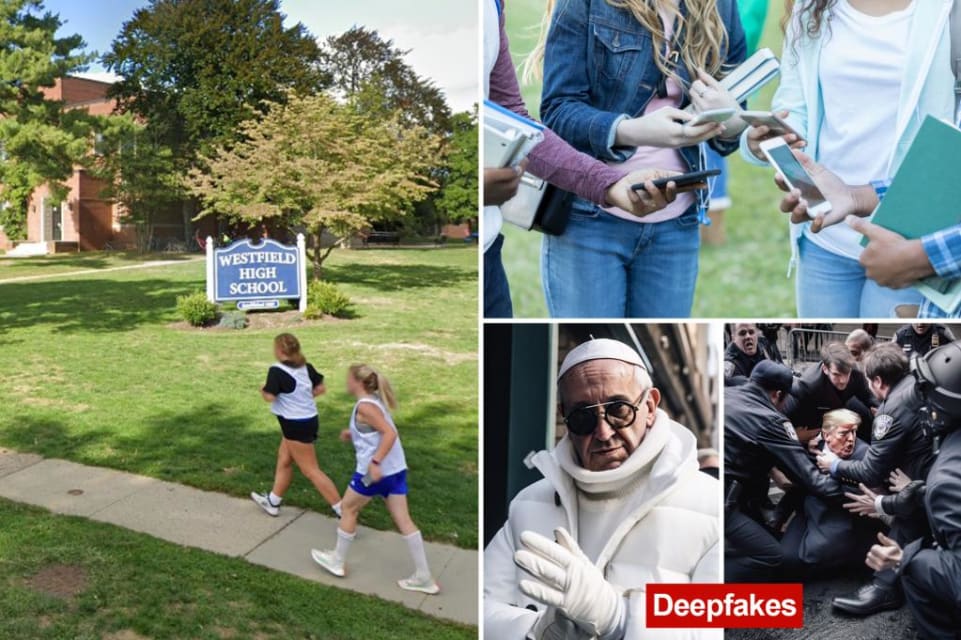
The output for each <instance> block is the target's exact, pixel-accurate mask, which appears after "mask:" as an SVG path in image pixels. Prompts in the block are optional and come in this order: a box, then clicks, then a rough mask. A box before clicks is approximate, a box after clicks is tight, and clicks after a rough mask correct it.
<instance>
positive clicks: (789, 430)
mask: <svg viewBox="0 0 961 640" xmlns="http://www.w3.org/2000/svg"><path fill="white" fill-rule="evenodd" d="M784 432H785V433H786V434H787V437H788V438H790V439H791V440H798V437H797V431H795V430H794V425H793V424H791V422H790V421H787V422H785V423H784Z"/></svg>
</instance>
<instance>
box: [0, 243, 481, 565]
mask: <svg viewBox="0 0 961 640" xmlns="http://www.w3.org/2000/svg"><path fill="white" fill-rule="evenodd" d="M77 259H78V258H77V257H73V256H69V257H66V258H62V257H59V256H54V257H50V258H45V259H43V260H34V261H32V263H25V264H32V267H31V268H32V269H33V272H36V271H37V270H38V269H40V270H41V272H42V270H43V269H50V270H51V271H63V270H64V264H65V263H67V264H70V265H71V266H74V267H79V268H83V265H79V264H77V263H76V260H77ZM98 259H99V258H98V256H97V255H96V254H91V255H84V256H83V257H82V260H84V261H96V260H98ZM103 259H104V261H105V263H104V266H109V265H110V264H112V262H111V261H112V260H113V259H114V257H113V256H110V257H109V258H107V257H104V258H103ZM328 264H329V266H328V267H327V271H326V273H327V277H328V278H329V279H331V280H333V281H335V282H336V283H338V285H339V286H340V287H341V288H342V289H343V290H344V291H345V292H346V293H347V294H348V295H350V296H351V298H352V299H353V301H354V302H355V307H356V308H355V312H356V318H354V319H351V320H328V321H318V322H311V323H304V324H299V325H295V326H293V327H283V328H282V327H279V326H278V327H264V328H259V329H252V328H248V329H245V330H240V331H230V330H209V329H208V330H196V329H185V328H183V327H182V326H180V325H178V324H177V323H176V321H177V320H178V318H177V317H176V314H175V311H174V305H175V300H176V297H177V296H178V295H182V294H184V293H188V292H192V291H197V290H203V287H204V264H203V262H202V261H199V262H190V263H183V264H176V265H171V266H163V267H155V268H147V269H136V270H128V271H113V272H107V273H97V274H93V275H83V276H73V277H64V278H52V279H44V280H37V281H31V282H22V283H8V284H0V372H2V373H0V380H2V384H0V405H2V406H3V407H4V410H3V411H2V412H0V445H4V446H8V447H11V448H14V449H19V450H22V451H31V452H36V453H40V454H42V455H44V456H48V457H58V458H67V459H70V460H74V461H77V462H81V463H86V464H93V465H99V466H105V467H112V468H116V469H122V470H125V471H131V472H135V473H142V474H145V475H149V476H153V477H157V478H162V479H165V480H171V481H175V482H182V483H185V484H188V485H192V486H195V487H199V488H202V489H208V490H214V491H222V492H226V493H230V494H233V495H238V496H246V495H247V494H248V493H249V492H250V491H251V490H254V489H258V490H266V489H269V488H270V483H271V480H272V477H273V467H274V460H275V456H276V448H277V444H278V442H279V440H280V437H279V428H278V426H277V423H276V421H275V420H274V419H273V417H272V416H271V415H270V413H269V412H268V406H267V405H266V403H264V402H263V400H262V399H261V398H260V396H259V393H258V390H259V388H260V386H261V385H262V384H263V382H264V379H265V376H266V372H267V368H268V366H269V365H270V364H271V363H272V359H273V355H272V338H273V336H274V335H275V334H276V333H279V332H280V331H281V330H291V331H293V332H294V333H295V334H296V335H297V336H298V337H299V338H300V339H301V342H302V343H303V345H304V351H305V353H306V354H307V356H308V358H309V359H310V361H311V362H312V363H313V364H314V365H315V366H316V367H317V369H318V370H319V371H321V372H322V373H325V374H326V375H327V381H328V385H327V386H328V393H327V394H326V395H325V396H322V397H321V398H319V402H318V408H319V412H320V420H321V435H320V439H319V440H318V442H317V452H318V458H319V460H320V465H321V468H323V469H324V470H325V471H327V472H328V473H329V474H330V475H331V477H332V478H333V479H334V481H335V483H336V484H337V485H338V486H339V487H341V489H343V487H344V486H345V485H346V483H347V480H348V479H349V477H350V473H351V472H352V470H353V466H354V459H353V449H352V448H351V447H350V445H347V444H343V443H341V442H339V440H338V439H337V436H338V434H339V432H340V430H341V429H342V428H346V426H347V420H348V418H349V415H350V409H351V406H352V401H351V398H350V397H349V396H348V395H347V394H346V391H345V390H344V379H345V375H346V368H347V366H348V365H350V364H351V363H354V362H367V363H369V364H371V365H374V366H375V367H378V368H380V369H382V370H383V372H384V373H386V374H387V375H388V377H390V378H391V380H392V382H393V383H394V386H395V388H396V390H397V393H398V396H399V400H400V409H399V411H398V412H397V414H396V420H397V424H398V427H399V430H400V433H401V438H402V441H403V443H404V447H405V449H406V452H407V459H408V463H409V465H410V485H411V495H410V504H411V513H412V515H413V517H414V519H415V520H416V521H417V523H418V524H419V525H420V526H421V528H422V529H423V531H424V534H425V536H426V537H428V538H430V539H432V540H436V541H441V542H448V543H454V544H457V545H459V546H463V547H467V548H476V546H477V494H478V481H477V321H476V317H477V286H476V283H477V268H476V264H477V251H476V248H474V247H457V248H449V249H422V250H421V249H396V250H369V251H337V252H335V253H334V254H333V255H332V257H331V258H330V260H329V263H328ZM14 269H21V267H17V266H15V265H14V266H4V267H3V268H2V270H0V273H7V272H10V271H12V270H14ZM22 269H24V270H26V269H27V267H22ZM18 275H19V274H18ZM0 279H2V276H0ZM262 317H263V318H264V319H267V318H269V317H270V316H269V315H268V316H262ZM288 502H289V503H291V504H294V505H298V506H302V507H307V508H311V509H315V510H319V511H326V504H325V503H324V502H323V501H322V499H321V498H320V497H319V496H318V495H317V493H316V492H315V491H314V489H313V487H312V486H311V485H310V484H309V482H307V481H306V480H305V479H304V478H302V477H300V476H299V475H297V476H295V481H294V484H293V486H292V487H291V490H290V493H289V494H288ZM363 522H364V523H365V524H367V525H370V526H372V527H376V528H381V529H384V528H390V527H391V526H392V525H391V523H390V519H389V516H388V514H387V512H386V510H385V509H384V508H383V506H381V505H374V506H372V507H371V508H370V509H368V510H367V511H366V512H365V513H364V515H363Z"/></svg>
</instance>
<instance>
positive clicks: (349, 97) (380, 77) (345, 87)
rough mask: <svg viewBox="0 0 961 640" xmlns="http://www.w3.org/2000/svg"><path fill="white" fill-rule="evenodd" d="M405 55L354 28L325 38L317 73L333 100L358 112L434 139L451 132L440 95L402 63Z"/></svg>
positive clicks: (370, 33)
mask: <svg viewBox="0 0 961 640" xmlns="http://www.w3.org/2000/svg"><path fill="white" fill-rule="evenodd" d="M408 53H409V52H408V51H405V50H403V49H399V48H398V47H396V46H395V45H394V42H393V41H392V40H384V39H383V38H382V37H381V35H380V34H379V33H378V32H377V31H373V30H370V29H367V28H365V27H353V28H351V29H350V30H348V31H346V32H344V33H342V34H341V35H338V36H330V37H328V38H327V40H326V41H325V42H324V45H323V48H322V51H321V64H320V69H321V70H322V72H323V73H324V74H325V75H326V76H327V77H328V78H329V80H330V89H331V90H332V91H333V93H334V95H335V96H337V97H338V98H340V99H342V100H345V101H347V102H349V103H351V104H353V105H354V107H355V108H357V109H358V110H359V111H362V112H365V113H371V114H381V115H387V114H399V115H400V118H401V119H402V121H403V122H404V123H405V124H407V125H410V126H422V127H425V128H426V129H428V130H430V131H432V132H434V133H446V132H448V131H450V127H451V122H450V118H451V113H450V107H448V106H447V101H446V100H445V98H444V93H443V91H441V90H440V88H438V87H437V85H436V84H434V83H433V82H432V81H430V80H428V79H426V78H422V77H420V76H419V75H417V72H416V71H414V69H413V68H412V67H411V66H410V65H409V64H407V62H406V61H405V60H404V57H405V56H406V55H407V54H408Z"/></svg>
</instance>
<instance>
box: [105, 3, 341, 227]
mask: <svg viewBox="0 0 961 640" xmlns="http://www.w3.org/2000/svg"><path fill="white" fill-rule="evenodd" d="M283 20H284V15H283V14H282V13H281V12H280V4H279V0H150V2H149V3H148V4H147V6H145V7H144V8H142V9H138V10H137V11H136V12H134V14H133V17H131V18H130V19H129V20H127V21H126V22H125V23H124V24H123V26H122V27H121V30H120V33H119V35H118V36H117V37H116V39H115V40H114V41H113V43H112V44H111V49H110V51H109V52H107V53H106V54H105V55H104V56H103V63H104V65H105V66H106V67H107V68H108V69H109V70H110V71H113V72H114V73H116V74H118V75H120V76H121V77H122V78H123V80H122V81H121V82H119V83H117V84H116V85H114V87H113V91H112V95H113V96H114V97H116V98H117V99H118V101H119V108H120V110H121V111H124V112H130V113H133V114H136V115H137V116H138V117H139V118H140V119H141V120H142V121H143V122H144V123H145V125H146V127H147V128H148V129H149V131H150V135H151V139H152V140H155V141H157V142H158V143H162V144H163V145H164V146H165V147H166V148H169V149H170V150H171V152H172V153H173V155H174V160H175V161H176V163H177V166H178V167H179V169H180V170H181V171H182V173H183V174H184V175H186V174H187V173H188V172H189V171H191V170H195V169H198V168H202V167H201V165H200V164H198V162H200V160H199V159H200V157H201V156H202V155H203V154H206V153H209V152H210V151H211V150H213V149H215V148H217V147H218V146H220V145H229V144H231V143H233V142H235V141H237V140H239V139H240V135H241V133H240V129H239V125H240V123H242V122H244V121H247V120H250V119H252V118H256V117H259V116H262V115H263V114H264V113H265V111H266V107H265V104H266V103H277V102H282V101H284V100H285V99H286V97H287V94H288V92H289V91H296V92H299V93H304V94H309V93H314V92H317V91H320V90H322V89H323V88H325V87H326V86H327V85H328V84H329V78H328V76H327V74H326V72H325V71H324V70H322V69H321V68H320V66H319V62H320V48H319V46H318V44H317V42H316V40H315V39H314V37H313V36H312V35H311V34H310V33H309V32H308V30H307V28H306V27H305V26H304V25H303V24H301V23H297V24H295V25H292V26H289V27H285V26H284V23H283ZM194 213H195V203H194V202H192V201H191V200H189V199H188V200H187V201H186V202H185V206H184V211H183V214H184V223H185V225H184V226H185V234H186V235H187V236H189V234H190V230H189V227H190V221H191V220H192V218H193V216H194Z"/></svg>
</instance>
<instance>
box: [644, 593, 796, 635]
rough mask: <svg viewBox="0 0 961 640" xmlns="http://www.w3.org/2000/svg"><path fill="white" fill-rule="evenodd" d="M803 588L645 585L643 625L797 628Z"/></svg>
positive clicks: (658, 626)
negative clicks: (644, 622)
mask: <svg viewBox="0 0 961 640" xmlns="http://www.w3.org/2000/svg"><path fill="white" fill-rule="evenodd" d="M803 597H804V589H803V587H802V586H801V585H800V584H797V583H785V584H649V585H647V626H648V627H654V628H684V627H687V628H699V629H700V628H707V627H714V628H747V627H754V628H761V629H763V628H768V627H771V628H773V627H780V628H798V627H802V626H804V610H803V604H802V600H803Z"/></svg>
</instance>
